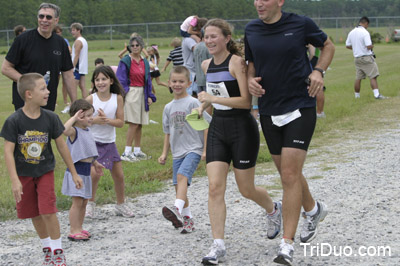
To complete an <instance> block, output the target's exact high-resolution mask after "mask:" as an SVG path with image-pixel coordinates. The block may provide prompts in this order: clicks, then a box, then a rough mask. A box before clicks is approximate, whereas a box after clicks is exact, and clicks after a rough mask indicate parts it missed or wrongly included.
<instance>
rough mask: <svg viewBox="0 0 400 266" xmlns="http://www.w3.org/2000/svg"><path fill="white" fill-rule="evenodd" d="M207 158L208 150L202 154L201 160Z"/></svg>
mask: <svg viewBox="0 0 400 266" xmlns="http://www.w3.org/2000/svg"><path fill="white" fill-rule="evenodd" d="M205 159H206V151H205V150H204V151H203V153H202V154H201V160H202V161H204V160H205Z"/></svg>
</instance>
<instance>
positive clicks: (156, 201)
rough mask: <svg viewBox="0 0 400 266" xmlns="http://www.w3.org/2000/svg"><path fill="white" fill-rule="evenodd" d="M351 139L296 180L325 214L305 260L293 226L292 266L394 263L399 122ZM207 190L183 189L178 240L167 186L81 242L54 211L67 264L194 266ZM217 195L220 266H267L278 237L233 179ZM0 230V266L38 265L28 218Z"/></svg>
mask: <svg viewBox="0 0 400 266" xmlns="http://www.w3.org/2000/svg"><path fill="white" fill-rule="evenodd" d="M357 134H358V133H357ZM351 136H352V135H351V134H350V135H348V136H347V138H344V140H343V141H341V142H340V143H336V144H332V143H331V144H324V145H317V147H313V148H312V149H311V150H310V152H309V156H308V158H307V162H306V164H305V168H304V169H305V170H304V174H305V176H306V177H307V178H308V180H309V186H310V189H311V191H312V193H313V196H314V197H315V199H318V200H323V201H324V202H325V203H326V204H327V205H328V209H329V211H330V212H329V214H328V216H327V217H326V219H325V221H324V222H322V223H321V224H320V225H321V226H320V227H319V234H318V236H317V237H316V238H315V239H314V240H313V242H312V243H310V246H313V247H314V248H315V250H314V256H311V255H310V248H308V249H307V250H306V253H307V254H306V255H305V254H304V252H305V250H304V246H301V245H300V244H299V231H300V226H301V221H300V223H299V230H298V232H297V235H296V239H295V241H296V244H295V256H294V260H295V265H313V266H314V265H400V255H399V254H400V253H399V251H400V234H399V228H400V223H399V218H400V217H399V213H400V204H399V203H398V202H399V198H400V189H399V181H398V177H399V174H398V173H399V170H400V166H399V158H400V141H399V140H400V124H394V125H393V126H392V127H390V128H385V129H380V130H376V131H375V132H373V133H364V134H358V135H357V138H353V139H352V138H351ZM259 167H262V169H258V170H257V172H262V173H263V174H260V175H257V177H256V183H257V184H258V185H262V186H270V185H271V184H274V183H275V181H276V180H277V179H278V178H279V177H278V175H277V173H276V171H275V170H274V168H273V166H272V165H271V164H263V165H262V166H259ZM207 183H208V182H207V178H206V177H201V178H195V179H194V180H193V185H192V187H191V188H190V189H189V198H190V201H191V203H192V207H191V208H192V213H193V215H194V221H195V228H196V230H195V232H194V233H192V234H186V235H182V234H180V233H179V231H178V230H175V229H174V228H173V227H172V225H171V223H170V222H168V221H166V220H165V219H164V218H163V216H162V214H161V209H162V207H163V206H164V205H171V204H172V203H173V202H174V198H175V197H174V195H175V192H174V188H173V187H172V186H171V184H170V183H168V186H167V187H166V189H165V190H164V191H163V192H161V193H155V194H149V195H144V196H141V197H138V198H135V199H131V200H129V202H130V204H131V206H132V207H133V209H134V211H135V214H136V217H135V218H131V219H129V218H123V217H118V216H115V215H114V213H113V208H114V207H113V205H105V206H102V207H101V209H100V212H101V213H100V215H101V217H100V219H93V220H89V219H88V220H86V221H85V228H86V229H87V230H89V231H90V232H91V233H92V234H93V237H92V239H91V240H90V241H88V242H82V243H76V242H70V241H68V240H67V237H66V236H67V234H68V229H69V228H68V213H67V212H60V213H59V214H58V217H59V220H60V222H61V230H62V235H63V247H64V250H65V253H66V258H67V262H68V265H86V266H90V265H146V266H147V265H200V262H201V259H202V257H203V256H204V255H206V254H207V253H208V248H209V246H210V245H211V242H212V240H211V239H212V238H211V229H210V223H209V219H208V213H207V193H208V186H207ZM269 192H271V194H272V195H273V199H274V200H279V199H280V198H281V193H282V192H281V190H279V189H277V190H273V191H269ZM225 197H226V203H227V213H228V216H227V221H226V247H227V258H228V259H227V261H226V262H225V263H223V264H221V265H235V266H236V265H259V266H261V265H275V264H274V263H272V259H273V258H274V256H275V254H276V251H277V247H278V245H279V243H280V239H275V240H268V239H267V232H266V229H265V228H266V224H267V223H266V218H265V214H264V213H263V211H262V210H261V208H260V207H258V206H257V205H256V204H255V203H253V202H251V201H249V200H247V199H244V198H243V197H241V196H240V193H239V192H238V189H237V187H236V184H235V181H234V177H233V175H232V173H231V174H229V177H228V186H227V191H226V196H225ZM0 227H1V229H2V230H1V238H0V265H41V262H42V254H41V246H40V242H39V240H38V238H37V237H36V236H35V232H34V230H33V227H32V225H31V222H30V221H29V220H23V221H22V220H11V221H7V222H1V223H0ZM328 245H330V246H331V247H332V249H333V248H335V251H336V254H333V250H332V254H330V255H327V256H322V255H324V254H326V253H327V252H328V251H329V249H328V248H327V247H328ZM322 246H324V247H325V249H324V251H325V253H324V254H321V247H322ZM363 246H365V247H369V251H370V252H373V251H374V250H376V251H377V249H376V248H377V247H378V246H385V247H390V251H391V256H389V254H388V250H386V256H383V254H381V256H378V255H375V256H360V255H359V254H357V250H358V248H360V247H363ZM317 248H319V254H316V249H317ZM350 248H351V249H352V251H353V253H352V254H351V255H349V253H348V252H349V250H350ZM340 249H341V251H342V253H341V254H339V253H340ZM362 251H363V252H366V251H367V250H362Z"/></svg>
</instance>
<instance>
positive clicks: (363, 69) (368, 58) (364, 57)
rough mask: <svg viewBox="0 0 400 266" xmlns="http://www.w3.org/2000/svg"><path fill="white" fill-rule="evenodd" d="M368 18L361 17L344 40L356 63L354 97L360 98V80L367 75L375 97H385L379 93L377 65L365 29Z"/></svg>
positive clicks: (369, 37) (369, 38)
mask: <svg viewBox="0 0 400 266" xmlns="http://www.w3.org/2000/svg"><path fill="white" fill-rule="evenodd" d="M368 25H369V19H368V18H367V17H362V18H361V19H360V21H359V24H358V26H357V27H355V28H354V29H353V30H352V31H350V33H349V35H348V36H347V40H346V48H347V49H350V50H353V55H354V63H355V65H356V80H355V82H354V92H355V97H356V98H360V89H361V80H362V79H365V78H366V76H368V78H369V80H370V84H371V88H372V91H373V93H374V97H375V99H385V98H386V97H385V96H383V95H381V94H380V93H379V89H378V81H377V78H378V76H379V70H378V65H377V64H376V62H375V55H374V52H373V51H372V48H373V47H374V45H373V44H372V41H371V36H370V34H369V32H368V31H367V28H368Z"/></svg>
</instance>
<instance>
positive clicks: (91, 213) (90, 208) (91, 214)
mask: <svg viewBox="0 0 400 266" xmlns="http://www.w3.org/2000/svg"><path fill="white" fill-rule="evenodd" d="M95 209H96V202H94V201H90V200H89V201H88V203H87V205H86V212H85V218H91V219H93V218H95V216H96V213H95Z"/></svg>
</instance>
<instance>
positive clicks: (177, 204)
mask: <svg viewBox="0 0 400 266" xmlns="http://www.w3.org/2000/svg"><path fill="white" fill-rule="evenodd" d="M184 205H185V201H184V200H181V199H176V200H175V207H177V208H178V211H179V213H182V210H183V206H184Z"/></svg>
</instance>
